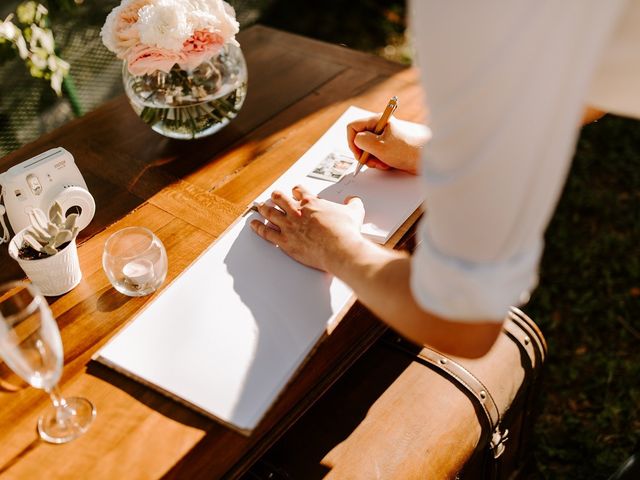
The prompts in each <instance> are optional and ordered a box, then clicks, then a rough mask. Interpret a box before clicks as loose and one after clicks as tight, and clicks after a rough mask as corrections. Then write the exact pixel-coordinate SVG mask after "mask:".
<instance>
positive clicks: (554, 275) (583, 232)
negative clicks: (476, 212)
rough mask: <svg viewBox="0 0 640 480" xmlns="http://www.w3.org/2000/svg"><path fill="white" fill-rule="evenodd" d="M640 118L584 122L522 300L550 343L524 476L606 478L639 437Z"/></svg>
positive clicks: (633, 447) (639, 442) (632, 447)
mask: <svg viewBox="0 0 640 480" xmlns="http://www.w3.org/2000/svg"><path fill="white" fill-rule="evenodd" d="M639 245H640V122H638V121H635V120H629V119H624V118H620V117H615V116H607V117H605V118H604V119H602V120H600V121H599V122H597V123H596V124H592V125H589V126H587V127H585V128H584V129H583V131H582V135H581V137H580V140H579V143H578V146H577V150H576V154H575V158H574V162H573V166H572V169H571V172H570V175H569V178H568V181H567V185H566V187H565V191H564V194H563V196H562V199H561V201H560V204H559V205H558V208H557V210H556V213H555V215H554V217H553V220H552V222H551V225H550V226H549V229H548V231H547V235H546V250H545V254H544V258H543V261H542V266H541V279H540V286H539V288H538V289H537V290H536V292H535V293H534V296H533V298H532V300H531V302H530V303H529V305H528V306H527V307H526V310H527V312H528V313H530V314H531V315H532V316H533V318H534V319H536V321H537V322H538V323H539V325H540V326H541V328H542V329H543V331H544V333H545V335H546V336H547V339H548V342H549V352H550V355H549V359H548V362H547V367H546V368H547V371H546V378H545V381H544V384H543V388H542V392H541V399H540V400H541V407H542V410H541V414H540V417H539V418H538V419H537V421H536V427H535V437H534V442H535V445H534V450H533V455H534V459H535V468H534V469H532V471H531V472H529V476H528V478H540V477H542V478H594V479H595V478H607V477H608V476H609V475H611V474H612V473H613V472H614V471H615V469H616V467H617V465H619V464H620V463H621V462H622V461H623V460H624V459H625V458H626V457H627V456H629V454H631V453H632V451H633V450H634V449H637V448H638V446H639V445H640V409H639V408H638V407H639V405H640V353H639V352H640V349H639V347H640V318H639V316H638V313H639V312H640V309H639V308H638V307H640V257H639V256H638V251H639V250H638V246H639Z"/></svg>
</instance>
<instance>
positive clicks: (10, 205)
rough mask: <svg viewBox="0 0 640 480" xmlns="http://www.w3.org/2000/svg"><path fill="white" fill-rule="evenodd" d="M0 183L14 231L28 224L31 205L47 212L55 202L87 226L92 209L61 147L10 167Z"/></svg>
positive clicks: (84, 186) (77, 172) (70, 158)
mask: <svg viewBox="0 0 640 480" xmlns="http://www.w3.org/2000/svg"><path fill="white" fill-rule="evenodd" d="M0 185H1V186H2V196H3V197H4V206H5V208H6V210H7V216H8V217H9V223H10V224H11V228H13V231H14V233H17V232H19V231H20V230H22V229H23V228H26V227H28V226H29V225H30V222H29V216H28V212H29V211H30V210H31V209H32V208H39V209H41V210H43V211H44V212H45V213H47V212H49V208H50V207H51V205H53V202H55V201H57V202H58V203H60V205H61V206H62V211H63V212H65V213H66V214H70V213H78V214H79V215H78V221H77V223H76V225H77V226H78V227H79V228H80V229H81V230H82V229H83V228H84V227H86V226H87V225H89V222H90V221H91V219H92V218H93V214H94V213H95V211H96V204H95V201H94V199H93V197H92V196H91V194H90V193H89V191H88V190H87V184H86V183H85V181H84V178H82V174H81V173H80V170H78V167H77V166H76V164H75V161H74V160H73V156H72V155H71V154H70V153H69V152H68V151H67V150H65V149H64V148H61V147H58V148H53V149H51V150H47V151H46V152H44V153H41V154H40V155H38V156H36V157H33V158H30V159H29V160H25V161H24V162H22V163H20V164H18V165H16V166H14V167H11V168H10V169H9V170H7V171H6V172H4V173H2V174H0ZM0 243H1V242H0Z"/></svg>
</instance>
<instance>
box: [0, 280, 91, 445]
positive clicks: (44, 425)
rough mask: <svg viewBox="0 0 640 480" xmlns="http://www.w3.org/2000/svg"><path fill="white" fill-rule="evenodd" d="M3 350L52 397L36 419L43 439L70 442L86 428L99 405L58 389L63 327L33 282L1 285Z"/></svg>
mask: <svg viewBox="0 0 640 480" xmlns="http://www.w3.org/2000/svg"><path fill="white" fill-rule="evenodd" d="M0 356H1V357H2V359H3V360H4V361H5V363H6V364H7V365H8V366H9V368H11V369H12V370H13V371H14V372H15V373H16V374H17V375H19V376H20V377H22V378H23V379H24V380H26V381H27V382H28V383H29V384H30V385H31V386H32V387H35V388H40V389H43V390H44V391H45V392H47V393H48V394H49V396H50V397H51V401H52V403H53V408H51V407H50V408H48V409H47V410H46V411H45V412H44V413H43V414H42V415H41V416H40V418H39V419H38V433H39V434H40V437H41V438H42V439H43V440H45V441H47V442H51V443H66V442H68V441H70V440H73V439H74V438H77V437H79V436H80V435H82V434H83V433H84V432H86V431H87V429H88V428H89V426H90V425H91V423H92V422H93V419H94V417H95V416H96V409H95V407H94V406H93V404H92V403H91V402H90V401H89V400H87V399H85V398H79V397H72V398H64V397H63V396H62V395H61V394H60V390H59V389H58V386H57V385H58V381H59V380H60V376H61V375H62V362H63V353H62V340H61V339H60V331H59V330H58V324H57V323H56V321H55V319H54V318H53V314H52V313H51V310H50V309H49V305H48V304H47V301H46V300H45V298H44V297H43V296H42V294H41V293H40V292H39V291H38V289H37V288H36V287H35V286H34V285H32V284H30V283H26V282H10V283H5V284H3V285H0Z"/></svg>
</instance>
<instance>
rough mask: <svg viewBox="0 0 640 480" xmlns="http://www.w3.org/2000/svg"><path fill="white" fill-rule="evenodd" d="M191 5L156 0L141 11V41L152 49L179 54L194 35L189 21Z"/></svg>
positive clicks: (173, 0) (181, 1)
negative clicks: (184, 44) (164, 49)
mask: <svg viewBox="0 0 640 480" xmlns="http://www.w3.org/2000/svg"><path fill="white" fill-rule="evenodd" d="M190 10H191V5H190V4H189V2H188V1H184V0H156V1H155V2H153V3H151V4H149V5H147V6H145V7H143V8H142V9H141V10H140V19H139V20H138V30H139V31H140V41H141V42H142V43H143V44H145V45H148V46H150V47H160V48H166V49H167V50H173V51H174V52H179V51H180V50H181V49H182V45H183V43H184V42H185V41H186V40H187V39H188V38H189V37H190V36H191V35H192V34H193V26H192V25H191V23H190V22H189V21H188V17H189V12H190Z"/></svg>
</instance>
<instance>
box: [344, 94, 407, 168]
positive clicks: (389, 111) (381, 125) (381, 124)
mask: <svg viewBox="0 0 640 480" xmlns="http://www.w3.org/2000/svg"><path fill="white" fill-rule="evenodd" d="M396 108H398V97H396V96H395V95H394V96H393V97H391V100H389V103H388V104H387V108H385V109H384V112H383V113H382V116H381V117H380V120H378V123H376V126H375V128H374V129H373V133H375V134H376V135H380V134H381V133H382V132H383V131H384V129H385V128H386V126H387V123H389V117H391V115H393V112H395V111H396ZM368 158H369V152H364V151H363V152H362V155H360V158H359V159H358V166H357V167H356V172H355V173H354V174H353V176H354V177H355V176H356V175H358V174H359V173H360V170H362V166H363V165H364V164H365V163H367V159H368Z"/></svg>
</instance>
